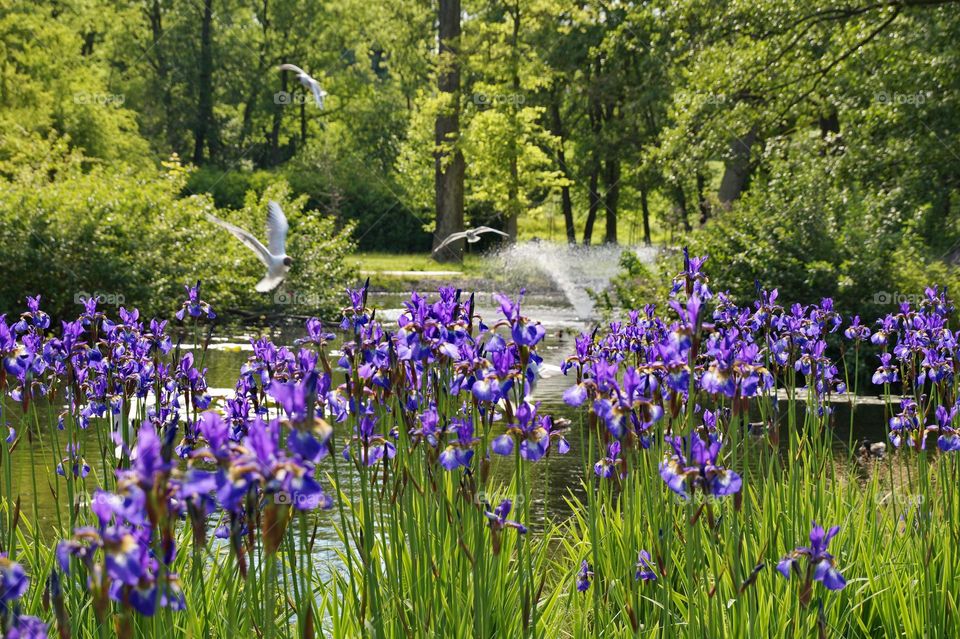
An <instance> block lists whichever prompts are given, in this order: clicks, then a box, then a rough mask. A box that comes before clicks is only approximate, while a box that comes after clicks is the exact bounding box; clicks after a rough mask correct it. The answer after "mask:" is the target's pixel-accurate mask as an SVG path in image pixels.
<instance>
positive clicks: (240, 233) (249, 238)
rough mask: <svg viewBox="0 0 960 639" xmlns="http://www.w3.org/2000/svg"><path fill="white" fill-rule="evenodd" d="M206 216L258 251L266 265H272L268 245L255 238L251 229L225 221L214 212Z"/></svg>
mask: <svg viewBox="0 0 960 639" xmlns="http://www.w3.org/2000/svg"><path fill="white" fill-rule="evenodd" d="M206 216H207V219H208V220H210V221H211V222H213V223H214V224H216V225H217V226H221V227H223V228H225V229H226V230H228V231H230V233H232V234H233V236H234V237H235V238H237V239H238V240H240V241H241V242H243V243H244V244H245V245H246V246H247V248H249V249H250V250H251V251H253V252H254V253H256V255H257V257H258V258H259V259H260V261H261V262H263V264H264V265H265V266H268V267H269V266H270V252H269V251H268V250H267V247H266V246H264V245H263V243H262V242H260V240H258V239H257V238H255V237H254V236H253V235H252V234H251V233H250V232H249V231H245V230H243V229H242V228H240V227H239V226H234V225H233V224H231V223H230V222H225V221H224V220H221V219H220V218H219V217H217V216H216V215H213V214H212V213H206Z"/></svg>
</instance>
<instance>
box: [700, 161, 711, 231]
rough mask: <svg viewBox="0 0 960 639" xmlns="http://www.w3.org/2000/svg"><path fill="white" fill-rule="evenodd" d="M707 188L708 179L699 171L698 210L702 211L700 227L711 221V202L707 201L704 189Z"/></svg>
mask: <svg viewBox="0 0 960 639" xmlns="http://www.w3.org/2000/svg"><path fill="white" fill-rule="evenodd" d="M705 187H706V178H705V177H704V176H703V173H701V172H700V171H697V208H699V209H700V226H703V225H704V224H706V223H707V220H709V219H710V202H708V201H707V196H706V193H704V188H705Z"/></svg>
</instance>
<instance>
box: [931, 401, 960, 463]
mask: <svg viewBox="0 0 960 639" xmlns="http://www.w3.org/2000/svg"><path fill="white" fill-rule="evenodd" d="M957 411H958V407H957V406H956V405H954V406H953V408H951V409H950V410H947V408H946V407H945V406H937V410H936V413H935V414H936V418H937V425H938V426H939V427H940V437H938V438H937V446H938V447H939V448H940V450H942V451H944V452H955V451H958V450H960V433H958V432H957V429H956V428H954V427H953V422H954V419H955V418H956V416H957Z"/></svg>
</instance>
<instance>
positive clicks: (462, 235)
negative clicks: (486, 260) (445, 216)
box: [433, 226, 510, 253]
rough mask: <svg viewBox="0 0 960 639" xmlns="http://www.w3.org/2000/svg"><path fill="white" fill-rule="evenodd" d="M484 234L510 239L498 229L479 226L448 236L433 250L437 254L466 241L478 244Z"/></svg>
mask: <svg viewBox="0 0 960 639" xmlns="http://www.w3.org/2000/svg"><path fill="white" fill-rule="evenodd" d="M483 233H498V234H499V235H502V236H504V237H510V236H509V235H508V234H506V233H504V232H503V231H499V230H497V229H492V228H490V227H489V226H478V227H477V228H475V229H467V230H466V231H460V232H459V233H451V234H450V235H448V236H447V237H446V238H445V239H444V240H443V241H442V242H440V245H439V246H437V248H435V249H433V252H434V253H436V252H437V251H439V250H440V249H442V248H443V247H445V246H446V245H448V244H450V243H452V242H456V241H457V240H463V239H466V240H467V242H468V243H469V244H476V243H477V242H479V241H480V235H481V234H483Z"/></svg>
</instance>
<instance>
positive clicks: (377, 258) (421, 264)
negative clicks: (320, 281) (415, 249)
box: [346, 251, 483, 275]
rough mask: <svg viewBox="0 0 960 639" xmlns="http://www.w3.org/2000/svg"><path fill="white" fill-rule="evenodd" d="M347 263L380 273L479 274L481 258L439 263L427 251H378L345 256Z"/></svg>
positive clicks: (353, 266)
mask: <svg viewBox="0 0 960 639" xmlns="http://www.w3.org/2000/svg"><path fill="white" fill-rule="evenodd" d="M346 261H347V265H348V266H350V267H351V268H355V269H357V270H358V271H364V272H369V273H382V272H384V271H451V272H459V273H463V274H464V275H479V274H480V273H481V271H482V264H483V260H482V259H481V258H480V256H478V255H467V256H466V257H465V259H464V261H463V264H440V263H439V262H435V261H433V260H432V259H431V258H430V255H429V254H427V253H381V252H379V251H369V252H357V253H354V254H353V255H350V256H349V257H347V260H346Z"/></svg>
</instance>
